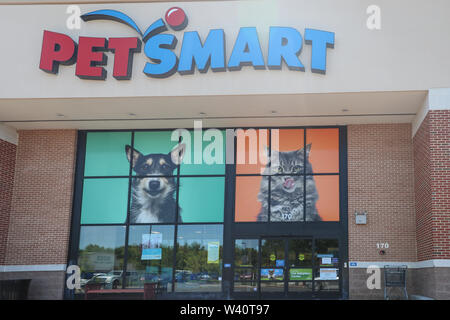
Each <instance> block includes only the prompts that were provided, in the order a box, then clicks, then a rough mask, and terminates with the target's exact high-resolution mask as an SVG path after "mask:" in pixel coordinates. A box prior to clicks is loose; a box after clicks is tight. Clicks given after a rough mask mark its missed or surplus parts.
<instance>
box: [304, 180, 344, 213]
mask: <svg viewBox="0 0 450 320" xmlns="http://www.w3.org/2000/svg"><path fill="white" fill-rule="evenodd" d="M319 217H320V220H319V221H339V176H337V175H335V176H306V221H316V220H317V219H318V218H319Z"/></svg>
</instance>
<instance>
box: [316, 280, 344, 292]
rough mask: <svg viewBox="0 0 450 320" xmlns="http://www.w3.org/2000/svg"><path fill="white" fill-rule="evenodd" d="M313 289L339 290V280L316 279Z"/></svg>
mask: <svg viewBox="0 0 450 320" xmlns="http://www.w3.org/2000/svg"><path fill="white" fill-rule="evenodd" d="M314 290H315V291H339V281H316V282H315V283H314Z"/></svg>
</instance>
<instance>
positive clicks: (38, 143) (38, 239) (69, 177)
mask: <svg viewBox="0 0 450 320" xmlns="http://www.w3.org/2000/svg"><path fill="white" fill-rule="evenodd" d="M76 138H77V132H76V131H75V130H33V131H19V143H18V146H17V158H16V159H17V160H16V164H15V177H14V187H13V192H12V199H11V211H10V215H9V223H8V224H9V226H8V235H7V238H8V239H7V246H6V255H5V257H4V261H3V264H4V270H6V271H4V272H0V279H31V284H30V289H29V293H28V297H29V298H30V299H61V298H62V296H63V289H64V283H65V282H64V279H65V271H64V265H65V264H66V263H67V250H68V245H69V234H70V221H71V214H72V194H73V184H74V170H75V158H76Z"/></svg>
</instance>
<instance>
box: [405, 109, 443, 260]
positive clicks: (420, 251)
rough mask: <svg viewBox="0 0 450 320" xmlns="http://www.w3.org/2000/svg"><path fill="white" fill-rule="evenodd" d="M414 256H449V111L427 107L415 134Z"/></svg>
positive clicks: (425, 258)
mask: <svg viewBox="0 0 450 320" xmlns="http://www.w3.org/2000/svg"><path fill="white" fill-rule="evenodd" d="M414 167H415V199H416V226H417V256H418V260H419V261H423V260H429V259H450V236H449V235H450V110H430V111H429V112H428V115H427V116H426V118H425V119H424V121H423V122H422V124H421V126H420V127H419V130H418V131H417V132H416V135H415V136H414Z"/></svg>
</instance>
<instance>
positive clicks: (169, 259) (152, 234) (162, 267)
mask: <svg viewBox="0 0 450 320" xmlns="http://www.w3.org/2000/svg"><path fill="white" fill-rule="evenodd" d="M174 230H175V227H174V226H166V225H150V226H130V230H129V240H128V260H127V273H129V274H127V282H126V287H128V288H143V287H144V283H151V282H159V283H160V284H164V285H165V286H167V289H168V291H169V292H170V291H172V273H173V253H174V251H173V248H174V246H173V242H174Z"/></svg>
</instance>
